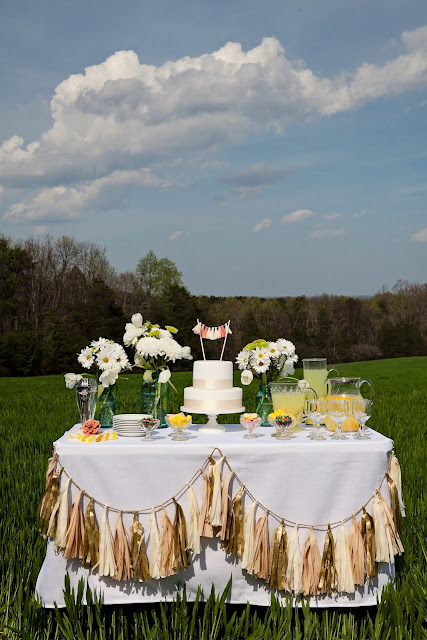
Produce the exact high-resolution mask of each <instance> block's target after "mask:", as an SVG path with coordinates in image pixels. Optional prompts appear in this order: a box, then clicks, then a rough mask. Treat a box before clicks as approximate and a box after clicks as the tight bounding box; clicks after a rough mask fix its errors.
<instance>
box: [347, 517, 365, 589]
mask: <svg viewBox="0 0 427 640" xmlns="http://www.w3.org/2000/svg"><path fill="white" fill-rule="evenodd" d="M349 547H350V557H351V566H352V568H353V578H354V584H357V585H359V586H360V587H361V586H363V585H364V583H365V575H366V552H365V546H364V544H363V536H362V530H361V528H360V524H359V522H358V520H357V518H356V516H353V520H352V523H351V528H350V536H349Z"/></svg>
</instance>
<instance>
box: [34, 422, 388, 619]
mask: <svg viewBox="0 0 427 640" xmlns="http://www.w3.org/2000/svg"><path fill="white" fill-rule="evenodd" d="M78 426H79V425H75V427H74V429H77V428H78ZM272 432H273V430H272V429H271V428H270V427H263V428H259V429H258V433H259V434H260V436H261V437H258V438H257V439H254V440H248V439H244V438H243V435H244V433H245V430H244V429H243V427H241V426H240V425H227V432H226V433H224V434H218V435H216V434H215V435H211V434H202V433H198V431H197V427H192V428H191V439H190V440H188V441H186V442H174V441H172V440H171V439H170V438H168V437H167V434H168V433H169V430H168V429H162V430H158V431H157V432H156V433H155V437H156V438H157V441H156V442H155V443H148V442H143V441H142V440H141V439H139V438H117V440H114V441H108V442H100V443H96V444H93V443H92V444H83V443H81V442H77V441H76V440H70V439H69V438H68V432H66V433H65V434H64V435H63V436H62V437H61V438H60V439H59V440H57V441H56V443H55V446H56V451H57V453H58V456H59V459H60V463H61V465H63V466H64V468H65V470H66V471H67V473H68V474H69V475H71V476H72V478H73V480H74V481H75V482H76V483H77V485H79V486H80V487H82V488H84V489H85V491H87V492H88V494H89V495H91V496H94V497H95V498H96V499H97V500H99V501H100V502H103V503H106V504H108V505H110V506H113V507H117V508H120V509H123V510H132V509H139V510H142V509H145V508H148V507H151V506H153V505H157V504H161V503H163V502H165V501H167V500H168V499H169V498H170V497H171V496H172V495H175V494H176V492H177V491H178V490H179V489H180V488H181V487H183V486H184V485H185V484H186V483H187V482H188V481H189V480H190V478H191V477H192V476H193V474H194V473H195V472H196V471H197V469H199V467H200V466H201V465H202V463H203V462H204V461H205V460H206V458H207V456H208V455H209V454H210V453H211V452H212V450H213V449H214V447H219V448H220V449H221V451H222V453H223V455H225V456H226V457H227V460H228V462H229V464H230V466H231V468H232V469H233V470H234V471H235V473H236V474H237V475H238V476H239V478H240V479H241V480H242V482H243V483H244V484H245V485H246V486H247V487H248V489H249V491H250V492H251V493H252V494H253V495H254V496H255V498H256V499H257V500H258V501H259V502H260V503H262V504H263V505H265V506H266V507H267V508H268V509H269V510H271V511H273V512H274V513H278V514H280V515H281V516H282V517H285V518H288V519H289V520H292V521H294V522H299V523H313V524H314V523H327V522H335V521H340V520H342V519H344V518H346V517H348V516H351V515H352V514H353V513H354V512H356V511H358V510H359V509H360V507H361V506H362V505H363V504H364V503H366V501H367V500H368V499H369V498H370V496H371V495H372V494H373V493H374V491H375V490H376V488H377V487H378V486H379V484H380V482H381V479H382V477H383V475H384V473H385V471H386V469H387V465H388V459H389V456H390V454H391V451H392V446H393V442H392V441H391V440H390V439H388V438H385V437H384V436H382V435H381V434H379V433H377V432H375V431H372V430H371V435H372V438H371V440H362V441H358V440H354V439H353V438H351V439H349V440H345V441H336V440H331V439H327V440H326V441H321V442H316V441H312V440H309V439H307V434H308V430H307V428H303V429H302V431H301V432H300V433H298V434H297V436H296V437H295V438H294V439H292V440H289V441H277V440H276V439H275V438H272V437H270V436H271V434H272ZM63 481H65V479H63ZM236 486H237V485H236ZM193 488H194V490H195V492H196V495H197V497H198V501H199V506H200V501H201V493H202V481H201V479H198V480H197V481H196V482H195V484H194V485H193ZM237 489H238V487H237V488H236V487H235V490H234V491H233V495H234V494H235V493H236V491H237ZM75 492H76V488H75V487H74V488H73V494H74V493H75ZM382 493H383V495H384V497H385V498H386V499H388V498H389V496H388V490H387V487H386V483H384V485H383V487H382ZM248 500H249V499H248ZM87 502H88V499H87V498H85V501H84V505H83V508H84V509H85V508H86V505H87ZM180 504H181V505H182V506H183V509H184V512H186V509H187V497H186V496H184V497H183V498H181V499H180ZM249 504H250V501H248V502H247V503H246V506H248V505H249ZM168 512H169V515H170V516H171V518H173V513H174V510H173V508H171V509H170V510H169V508H168ZM95 513H96V517H97V520H98V523H100V521H101V514H102V512H101V507H98V505H96V509H95ZM260 515H262V512H261V511H259V512H258V513H257V517H259V516H260ZM116 517H117V514H116V513H110V526H111V529H112V531H114V522H115V519H116ZM148 518H149V514H148V512H147V513H145V514H141V515H140V521H141V523H142V524H143V527H144V529H145V532H146V535H147V534H148V530H149V527H148ZM123 521H124V524H125V526H126V527H127V528H128V527H129V526H130V524H131V521H132V515H131V514H124V516H123ZM158 522H159V527H160V519H159V518H158ZM347 524H348V527H349V526H350V522H348V523H347ZM347 524H346V526H347ZM276 527H277V521H275V520H274V519H272V518H269V534H270V537H271V534H272V532H273V529H274V528H276ZM290 531H291V528H288V534H289V533H290ZM336 531H337V529H333V533H334V536H335V534H336ZM315 533H316V537H317V540H318V543H319V548H320V551H321V552H322V549H323V544H324V538H325V531H324V530H323V531H315ZM307 534H308V529H305V528H302V527H300V529H299V536H300V547H301V548H302V545H303V544H304V541H305V539H306V537H307ZM202 540H203V545H202V553H201V554H200V555H199V556H193V560H192V566H191V567H190V568H189V569H188V570H187V571H180V572H179V573H178V574H177V575H175V576H170V577H168V578H163V579H161V580H154V579H151V580H149V581H147V582H145V583H134V582H117V581H114V580H112V579H109V578H98V575H97V573H96V572H94V573H91V572H90V571H89V570H87V569H84V568H82V567H81V564H80V561H79V560H65V559H64V558H63V557H62V555H56V554H55V552H54V550H53V543H52V542H51V541H49V542H48V546H47V553H46V558H45V561H44V563H43V566H42V568H41V571H40V574H39V577H38V580H37V585H36V591H37V594H38V595H39V597H40V598H41V599H42V601H43V604H44V606H45V607H53V606H54V602H56V603H57V605H58V606H60V607H61V606H64V598H63V594H62V590H63V587H64V576H65V573H66V572H68V574H69V577H70V583H71V587H74V588H76V587H77V584H78V581H79V579H80V578H82V577H83V578H84V579H85V581H87V584H88V585H89V586H90V587H91V589H93V590H96V591H97V592H99V591H102V597H103V601H104V603H105V604H130V603H137V602H146V603H147V602H154V601H159V600H172V599H173V598H174V597H175V595H176V591H177V588H178V586H179V585H181V586H182V584H183V583H185V585H186V590H187V598H188V600H189V601H191V600H194V597H195V594H196V591H197V588H198V586H199V585H202V587H203V590H204V593H205V595H208V594H209V592H210V589H211V586H212V583H213V584H214V585H215V588H216V591H217V592H220V591H221V590H223V589H224V588H225V586H226V584H227V582H228V580H229V578H230V576H231V577H232V587H231V591H230V594H229V599H228V601H229V602H232V603H246V602H248V601H249V602H250V603H252V604H255V605H265V606H268V605H269V603H270V590H269V589H268V587H266V586H265V584H264V582H263V581H261V580H258V579H256V578H254V577H252V576H249V575H248V574H247V573H246V571H242V570H241V568H240V566H239V564H237V563H236V562H235V561H234V560H233V559H232V558H231V557H229V556H227V555H226V554H225V552H224V551H222V550H221V549H220V543H219V540H212V539H208V538H203V539H202ZM393 575H394V565H391V566H389V565H387V564H385V563H381V564H380V565H379V574H378V578H376V579H375V580H374V581H373V583H371V584H370V585H369V586H368V585H367V584H365V586H364V587H356V592H355V593H354V594H332V595H330V596H328V595H322V596H318V597H312V598H310V604H311V605H312V606H313V607H330V606H333V607H353V606H366V605H375V604H376V603H377V598H378V597H380V594H381V591H382V588H383V587H384V586H385V585H386V584H387V583H388V581H389V580H390V577H392V576H393ZM279 599H280V596H279ZM283 601H285V598H283Z"/></svg>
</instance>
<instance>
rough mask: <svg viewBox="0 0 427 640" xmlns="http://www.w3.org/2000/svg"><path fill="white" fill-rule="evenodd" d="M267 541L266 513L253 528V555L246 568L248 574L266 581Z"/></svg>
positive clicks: (267, 568)
mask: <svg viewBox="0 0 427 640" xmlns="http://www.w3.org/2000/svg"><path fill="white" fill-rule="evenodd" d="M269 551H270V550H269V539H268V511H265V512H264V515H263V516H262V518H260V519H259V520H258V522H257V523H256V527H255V540H254V554H253V557H252V560H251V563H250V565H249V567H248V573H251V574H253V575H254V576H256V577H257V578H262V579H263V580H267V578H268V572H269V568H270V561H269V556H270V554H269Z"/></svg>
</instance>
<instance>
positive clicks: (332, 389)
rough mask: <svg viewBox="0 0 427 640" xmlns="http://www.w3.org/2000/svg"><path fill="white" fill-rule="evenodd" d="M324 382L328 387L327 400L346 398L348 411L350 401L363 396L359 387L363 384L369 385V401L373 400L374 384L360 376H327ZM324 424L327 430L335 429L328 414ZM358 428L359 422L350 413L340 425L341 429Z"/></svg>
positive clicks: (350, 429) (355, 429)
mask: <svg viewBox="0 0 427 640" xmlns="http://www.w3.org/2000/svg"><path fill="white" fill-rule="evenodd" d="M326 384H327V389H328V394H327V400H336V399H338V398H341V399H342V400H348V401H349V404H350V411H351V401H352V400H357V398H362V397H363V396H362V394H361V393H360V387H361V386H362V385H363V384H367V385H368V386H369V394H370V398H369V399H370V400H371V402H373V400H374V384H373V382H372V380H362V378H328V379H327V380H326ZM325 424H326V427H327V428H328V430H329V431H335V429H336V424H335V422H334V421H333V420H332V418H331V417H330V416H329V415H328V416H326V420H325ZM358 428H359V424H358V422H357V420H356V419H355V418H354V417H353V416H352V415H351V414H350V416H349V417H348V418H347V420H346V421H345V422H343V424H342V426H341V430H342V431H357V430H358Z"/></svg>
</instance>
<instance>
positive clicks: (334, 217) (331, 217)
mask: <svg viewBox="0 0 427 640" xmlns="http://www.w3.org/2000/svg"><path fill="white" fill-rule="evenodd" d="M323 217H324V219H325V220H337V219H338V218H342V215H341V213H335V212H334V213H326V214H325V215H324V216H323Z"/></svg>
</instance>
